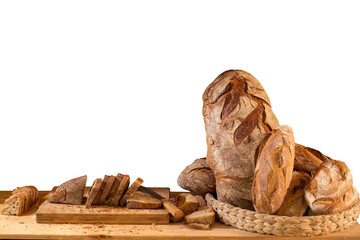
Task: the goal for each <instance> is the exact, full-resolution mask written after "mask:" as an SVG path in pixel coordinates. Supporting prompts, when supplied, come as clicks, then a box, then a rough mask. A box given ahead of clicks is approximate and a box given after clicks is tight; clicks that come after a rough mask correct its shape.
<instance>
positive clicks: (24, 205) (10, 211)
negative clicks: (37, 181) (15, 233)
mask: <svg viewBox="0 0 360 240" xmlns="http://www.w3.org/2000/svg"><path fill="white" fill-rule="evenodd" d="M37 201H38V190H37V188H36V187H34V186H24V187H20V188H17V189H14V190H13V191H12V194H11V196H10V197H9V198H8V199H6V200H5V201H4V205H3V207H2V209H1V214H4V215H16V216H20V215H22V214H23V213H25V212H27V211H28V210H29V209H30V208H31V207H32V206H33V205H34V204H35V203H36V202H37Z"/></svg>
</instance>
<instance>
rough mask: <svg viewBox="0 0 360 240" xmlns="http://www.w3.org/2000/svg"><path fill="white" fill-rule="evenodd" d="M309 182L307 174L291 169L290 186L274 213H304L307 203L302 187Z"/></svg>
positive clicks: (287, 214) (299, 214) (282, 214)
mask: <svg viewBox="0 0 360 240" xmlns="http://www.w3.org/2000/svg"><path fill="white" fill-rule="evenodd" d="M309 182H310V176H309V174H307V173H305V172H298V171H293V174H292V179H291V182H290V186H289V188H288V189H287V191H286V195H285V198H284V201H283V203H282V204H281V206H280V208H279V210H277V211H276V215H280V216H290V217H291V216H298V217H301V216H303V215H304V214H305V212H306V210H307V208H308V205H307V203H306V201H305V197H304V195H305V191H304V187H305V186H306V185H307V184H308V183H309Z"/></svg>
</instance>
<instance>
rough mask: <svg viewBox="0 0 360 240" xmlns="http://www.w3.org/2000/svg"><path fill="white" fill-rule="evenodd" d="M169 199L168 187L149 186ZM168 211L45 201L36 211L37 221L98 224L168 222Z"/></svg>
mask: <svg viewBox="0 0 360 240" xmlns="http://www.w3.org/2000/svg"><path fill="white" fill-rule="evenodd" d="M151 189H152V190H153V191H155V192H157V193H158V194H160V195H162V196H163V197H164V198H166V199H169V197H170V189H169V188H151ZM169 221H170V216H169V213H168V211H166V210H165V209H163V208H160V209H127V208H126V207H120V206H119V207H110V206H92V207H90V208H85V205H70V204H57V203H50V202H48V201H45V202H43V203H42V204H41V206H40V207H39V209H38V210H37V212H36V222H37V223H58V224H64V223H98V224H153V223H155V224H168V223H169Z"/></svg>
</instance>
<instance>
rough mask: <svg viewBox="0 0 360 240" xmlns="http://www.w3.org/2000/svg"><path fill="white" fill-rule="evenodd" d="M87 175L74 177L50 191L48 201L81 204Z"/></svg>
mask: <svg viewBox="0 0 360 240" xmlns="http://www.w3.org/2000/svg"><path fill="white" fill-rule="evenodd" d="M86 179H87V176H86V175H84V176H81V177H78V178H73V179H71V180H69V181H67V182H64V183H63V184H61V185H60V186H59V187H57V188H56V190H55V191H54V192H51V193H49V197H48V199H47V200H48V201H49V202H51V203H67V204H74V205H80V204H81V203H82V200H83V196H84V191H85V185H86Z"/></svg>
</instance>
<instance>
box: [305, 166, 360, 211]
mask: <svg viewBox="0 0 360 240" xmlns="http://www.w3.org/2000/svg"><path fill="white" fill-rule="evenodd" d="M305 200H306V202H307V204H308V205H309V207H310V208H311V210H312V211H313V212H314V213H315V214H318V215H322V214H332V213H338V212H342V211H344V210H346V209H348V208H350V207H352V206H353V205H354V204H355V203H357V202H358V201H359V193H358V192H357V190H356V189H355V188H354V187H353V179H352V175H351V172H350V169H349V168H348V167H347V166H346V164H345V163H344V162H341V161H337V160H328V161H326V162H324V163H323V164H321V165H320V167H319V168H318V169H317V170H316V172H315V173H314V175H313V176H312V179H311V180H310V183H309V184H308V185H307V186H306V187H305Z"/></svg>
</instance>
